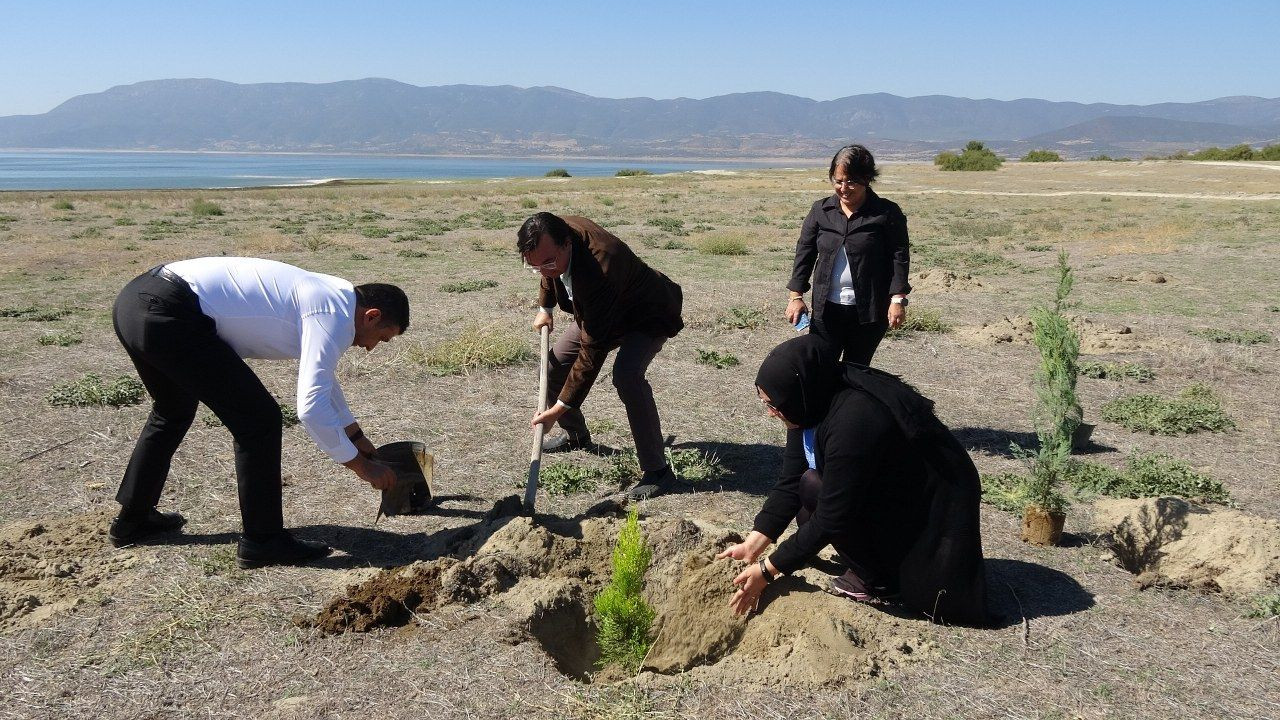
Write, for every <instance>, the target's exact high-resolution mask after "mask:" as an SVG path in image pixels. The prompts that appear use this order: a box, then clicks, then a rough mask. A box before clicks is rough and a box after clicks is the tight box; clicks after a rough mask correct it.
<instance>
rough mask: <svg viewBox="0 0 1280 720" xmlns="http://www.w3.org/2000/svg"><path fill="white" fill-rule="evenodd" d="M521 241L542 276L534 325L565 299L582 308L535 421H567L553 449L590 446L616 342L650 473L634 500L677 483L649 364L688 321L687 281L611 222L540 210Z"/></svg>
mask: <svg viewBox="0 0 1280 720" xmlns="http://www.w3.org/2000/svg"><path fill="white" fill-rule="evenodd" d="M516 247H517V249H518V250H519V251H520V254H521V256H522V257H523V258H524V261H525V263H526V264H528V265H529V266H530V267H531V268H533V269H534V271H535V272H537V273H538V274H540V275H541V276H542V284H541V287H540V288H539V292H538V304H539V307H540V308H541V310H540V311H539V312H538V315H537V317H536V318H535V319H534V321H533V329H534V330H535V331H538V330H540V329H541V328H542V326H544V325H545V326H547V328H548V329H551V328H553V326H554V320H553V319H552V313H553V312H554V311H555V308H556V306H557V305H558V306H559V307H560V309H561V310H564V311H565V312H568V313H573V325H571V326H570V327H569V329H568V330H566V331H565V332H563V333H561V334H560V338H559V339H558V340H556V343H555V346H554V347H553V348H552V351H551V356H550V357H549V358H548V369H547V404H548V406H549V407H548V409H547V410H546V411H545V412H543V413H540V414H538V415H537V416H535V417H534V418H533V424H534V425H537V424H538V423H545V424H546V426H547V427H548V428H550V426H551V425H552V424H554V423H556V422H559V423H560V429H561V433H559V434H557V435H552V436H549V437H548V438H547V439H546V441H545V442H544V444H543V449H544V450H549V451H554V450H562V449H572V448H577V447H586V446H590V444H591V435H590V433H589V432H588V431H587V421H586V418H584V417H583V415H582V409H581V408H582V402H583V401H584V400H586V398H587V393H588V392H590V391H591V385H592V384H593V383H594V382H595V380H596V376H597V375H599V374H600V368H601V366H602V365H603V364H604V361H605V358H607V357H608V355H609V352H610V351H612V350H614V349H615V348H616V349H617V350H618V357H617V359H616V360H614V363H613V386H614V387H615V388H617V390H618V397H619V398H620V399H621V400H622V404H623V406H624V407H626V409H627V421H628V422H629V423H630V424H631V436H632V438H633V439H634V440H635V443H636V455H637V457H638V459H639V461H640V469H641V470H643V471H644V477H643V478H642V479H641V480H640V482H639V483H638V484H637V485H636V486H635V487H633V488H632V489H631V490H630V491H629V492H628V493H627V495H628V497H630V498H632V499H642V498H647V497H652V496H654V495H658V494H661V493H664V492H670V491H671V490H673V489H674V487H675V483H676V478H675V475H674V474H673V473H672V472H671V468H670V467H669V466H668V465H667V460H666V453H665V452H664V451H663V447H662V426H661V423H660V421H659V418H658V406H657V405H656V404H655V403H654V401H653V388H652V387H650V386H649V381H648V380H646V379H645V377H644V375H645V371H646V370H647V369H648V367H649V363H650V362H652V361H653V358H654V356H655V355H657V354H658V351H659V350H661V349H662V344H663V343H665V342H666V341H667V338H672V337H675V336H676V333H678V332H680V330H681V329H682V328H683V327H684V321H683V320H682V319H681V318H680V306H681V303H682V300H683V296H682V294H681V292H680V286H679V285H677V284H675V283H674V282H671V280H670V279H668V278H667V276H666V275H663V274H662V273H660V272H658V271H656V270H654V269H653V268H651V267H649V266H648V265H646V264H645V263H644V261H643V260H641V259H640V258H638V257H636V256H635V253H633V252H631V248H629V247H627V246H626V244H625V243H623V242H622V241H621V240H619V239H618V238H616V237H614V236H613V235H612V234H610V233H609V232H608V231H606V230H605V229H604V228H602V227H600V226H599V225H597V224H595V223H593V222H591V221H590V220H588V219H586V218H582V217H573V216H565V217H563V218H561V217H558V216H556V215H552V214H551V213H547V212H541V213H538V214H537V215H534V216H533V217H531V218H529V219H528V220H526V221H525V223H524V225H522V226H521V227H520V230H519V232H518V233H517V239H516Z"/></svg>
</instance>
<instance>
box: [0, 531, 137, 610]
mask: <svg viewBox="0 0 1280 720" xmlns="http://www.w3.org/2000/svg"><path fill="white" fill-rule="evenodd" d="M113 514H114V513H112V512H111V511H110V510H101V511H98V512H92V513H87V514H83V515H73V516H71V517H65V518H54V519H50V520H41V521H39V522H33V521H26V522H19V523H14V524H12V525H8V526H6V527H4V528H2V529H0V629H5V628H9V627H16V626H19V625H26V624H34V623H37V622H40V621H41V620H43V619H45V618H47V617H49V616H51V615H53V614H54V613H56V612H59V611H61V610H65V609H68V608H72V607H75V606H76V605H79V604H80V603H81V602H84V601H85V599H86V597H87V596H89V595H91V594H93V593H98V592H103V591H105V590H106V589H107V588H108V587H109V586H110V585H111V584H113V583H114V582H117V581H118V580H117V578H118V575H119V574H120V571H122V570H124V569H126V568H129V567H132V566H133V565H134V564H136V563H137V561H138V558H137V555H135V554H134V553H132V552H130V551H128V550H116V549H114V548H112V547H111V546H110V545H109V544H108V542H107V525H108V523H110V522H111V518H112V516H113Z"/></svg>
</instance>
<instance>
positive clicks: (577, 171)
mask: <svg viewBox="0 0 1280 720" xmlns="http://www.w3.org/2000/svg"><path fill="white" fill-rule="evenodd" d="M815 164H820V163H815ZM779 166H781V164H780V163H767V162H721V161H716V160H691V161H665V160H658V161H645V160H628V159H618V160H572V159H564V158H560V159H557V158H467V157H430V156H423V155H417V156H405V155H276V154H249V153H179V152H69V151H68V152H37V151H31V152H13V151H11V152H0V190H138V189H159V188H231V187H261V186H266V185H307V184H313V183H318V182H324V181H325V180H335V179H345V180H359V179H379V180H450V179H483V178H504V177H541V176H543V175H544V174H545V173H546V172H547V171H548V170H550V169H552V168H564V169H565V170H567V171H569V174H570V175H573V176H574V177H607V176H611V175H613V174H614V173H616V172H617V171H618V170H619V169H621V168H636V169H641V170H647V171H649V172H651V173H672V172H686V171H691V170H733V169H746V168H763V167H779Z"/></svg>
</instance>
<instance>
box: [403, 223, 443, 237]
mask: <svg viewBox="0 0 1280 720" xmlns="http://www.w3.org/2000/svg"><path fill="white" fill-rule="evenodd" d="M413 227H414V229H415V230H417V231H418V232H420V233H422V234H424V235H443V234H445V233H447V232H449V231H450V230H452V229H453V226H452V225H450V224H449V223H447V222H445V221H443V220H435V219H426V220H414V221H413ZM406 239H407V238H406Z"/></svg>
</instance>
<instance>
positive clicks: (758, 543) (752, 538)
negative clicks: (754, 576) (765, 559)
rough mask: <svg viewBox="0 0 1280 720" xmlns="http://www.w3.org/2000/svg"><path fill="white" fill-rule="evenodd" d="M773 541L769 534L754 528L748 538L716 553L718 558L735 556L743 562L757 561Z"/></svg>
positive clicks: (734, 557)
mask: <svg viewBox="0 0 1280 720" xmlns="http://www.w3.org/2000/svg"><path fill="white" fill-rule="evenodd" d="M772 542H773V541H772V540H770V539H769V536H768V535H765V534H764V533H761V532H756V531H755V530H752V531H751V532H750V534H748V535H747V539H746V540H743V541H742V542H740V543H738V544H737V545H730V546H729V547H728V548H727V549H725V551H724V552H722V553H720V554H719V555H716V559H717V560H723V559H724V558H733V559H734V560H741V561H742V562H749V563H750V562H755V561H756V560H759V559H760V553H762V552H764V551H765V548H767V547H769V545H770V543H772Z"/></svg>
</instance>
